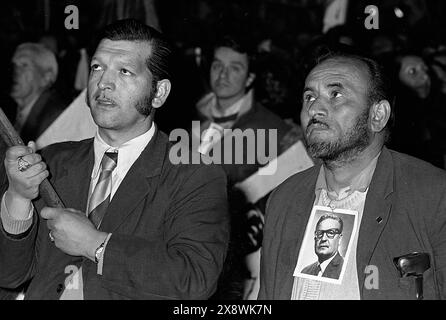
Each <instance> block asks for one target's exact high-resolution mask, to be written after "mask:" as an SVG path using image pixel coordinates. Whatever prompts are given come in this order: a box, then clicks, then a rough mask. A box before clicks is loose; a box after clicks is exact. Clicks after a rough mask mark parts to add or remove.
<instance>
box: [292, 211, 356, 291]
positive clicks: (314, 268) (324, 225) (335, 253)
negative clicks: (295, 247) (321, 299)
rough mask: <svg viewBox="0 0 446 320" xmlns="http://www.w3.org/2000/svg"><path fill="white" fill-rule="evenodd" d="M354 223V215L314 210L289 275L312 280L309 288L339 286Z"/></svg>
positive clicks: (354, 231) (352, 236)
mask: <svg viewBox="0 0 446 320" xmlns="http://www.w3.org/2000/svg"><path fill="white" fill-rule="evenodd" d="M357 223H358V215H357V212H356V211H353V210H340V209H334V210H333V209H331V208H329V207H327V206H315V207H314V209H313V210H312V212H311V215H310V220H309V223H308V225H307V228H306V230H305V234H304V237H303V245H302V247H301V250H300V252H299V256H298V261H297V264H296V268H295V270H294V274H293V275H294V276H295V277H300V278H306V279H310V280H313V284H314V283H315V281H316V282H320V283H324V282H326V283H334V284H337V283H341V282H342V278H343V274H344V273H345V269H346V268H347V261H348V258H349V254H350V251H351V250H349V249H350V247H352V242H353V241H354V239H355V234H356V232H357ZM343 271H344V272H343Z"/></svg>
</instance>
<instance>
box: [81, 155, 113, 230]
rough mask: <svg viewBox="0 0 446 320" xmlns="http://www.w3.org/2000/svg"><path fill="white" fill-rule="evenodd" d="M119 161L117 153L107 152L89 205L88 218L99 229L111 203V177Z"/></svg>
mask: <svg viewBox="0 0 446 320" xmlns="http://www.w3.org/2000/svg"><path fill="white" fill-rule="evenodd" d="M117 161H118V153H116V152H106V153H105V154H104V157H103V158H102V161H101V166H102V170H101V174H100V175H99V179H98V182H97V183H96V186H95V188H94V190H93V193H92V194H91V198H90V203H89V205H88V212H89V214H88V218H89V219H90V220H91V222H93V224H94V225H95V227H96V228H99V226H100V224H101V221H102V218H103V217H104V215H105V212H106V211H107V207H108V204H109V203H110V195H111V187H112V184H111V177H112V172H113V170H114V169H115V168H116V163H117Z"/></svg>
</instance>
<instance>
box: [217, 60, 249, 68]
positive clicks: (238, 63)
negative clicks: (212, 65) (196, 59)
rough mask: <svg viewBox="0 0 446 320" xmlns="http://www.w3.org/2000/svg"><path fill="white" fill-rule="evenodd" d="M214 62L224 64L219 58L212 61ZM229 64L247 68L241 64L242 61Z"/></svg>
mask: <svg viewBox="0 0 446 320" xmlns="http://www.w3.org/2000/svg"><path fill="white" fill-rule="evenodd" d="M212 62H223V60H220V59H218V58H214V60H212ZM229 64H232V65H234V64H235V65H238V66H240V67H242V68H245V65H244V64H243V63H242V62H240V61H229Z"/></svg>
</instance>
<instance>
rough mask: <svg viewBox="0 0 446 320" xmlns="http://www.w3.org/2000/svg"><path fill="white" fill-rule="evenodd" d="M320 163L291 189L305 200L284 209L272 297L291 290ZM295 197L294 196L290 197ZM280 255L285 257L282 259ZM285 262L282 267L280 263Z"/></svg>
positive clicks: (286, 297)
mask: <svg viewBox="0 0 446 320" xmlns="http://www.w3.org/2000/svg"><path fill="white" fill-rule="evenodd" d="M320 168H321V166H320V164H319V165H315V166H314V167H313V168H312V170H313V171H312V173H311V174H310V175H309V176H308V177H307V179H306V181H299V186H301V187H300V188H299V189H296V190H293V191H292V192H293V194H296V195H299V197H298V198H299V199H305V201H292V202H291V205H290V207H289V209H287V210H286V211H287V212H288V215H287V216H286V217H285V219H284V221H282V223H283V226H282V236H281V239H282V241H281V242H282V243H284V245H281V247H279V250H280V251H281V252H279V253H278V255H277V259H280V260H279V261H276V262H277V263H279V266H278V267H276V275H275V277H276V279H277V281H276V284H277V285H276V287H275V291H276V292H274V293H273V296H274V297H279V299H290V297H291V291H292V289H293V273H294V269H295V267H296V263H297V258H298V256H299V249H300V247H301V245H302V242H303V238H304V235H305V229H306V227H307V224H308V219H309V218H310V214H311V210H312V208H313V203H314V200H315V197H316V195H315V192H314V190H315V186H316V180H317V177H318V174H319V171H320ZM292 198H293V199H295V198H296V197H294V196H293V197H292ZM281 257H287V258H286V259H282V258H281ZM282 262H285V263H286V264H285V265H284V266H283V268H282V267H281V266H280V263H282Z"/></svg>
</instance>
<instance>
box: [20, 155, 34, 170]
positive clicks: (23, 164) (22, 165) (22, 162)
mask: <svg viewBox="0 0 446 320" xmlns="http://www.w3.org/2000/svg"><path fill="white" fill-rule="evenodd" d="M29 167H31V163H29V162H28V161H26V160H25V159H23V157H18V158H17V169H18V170H19V171H20V172H23V171H25V170H26V169H28V168H29Z"/></svg>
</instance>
